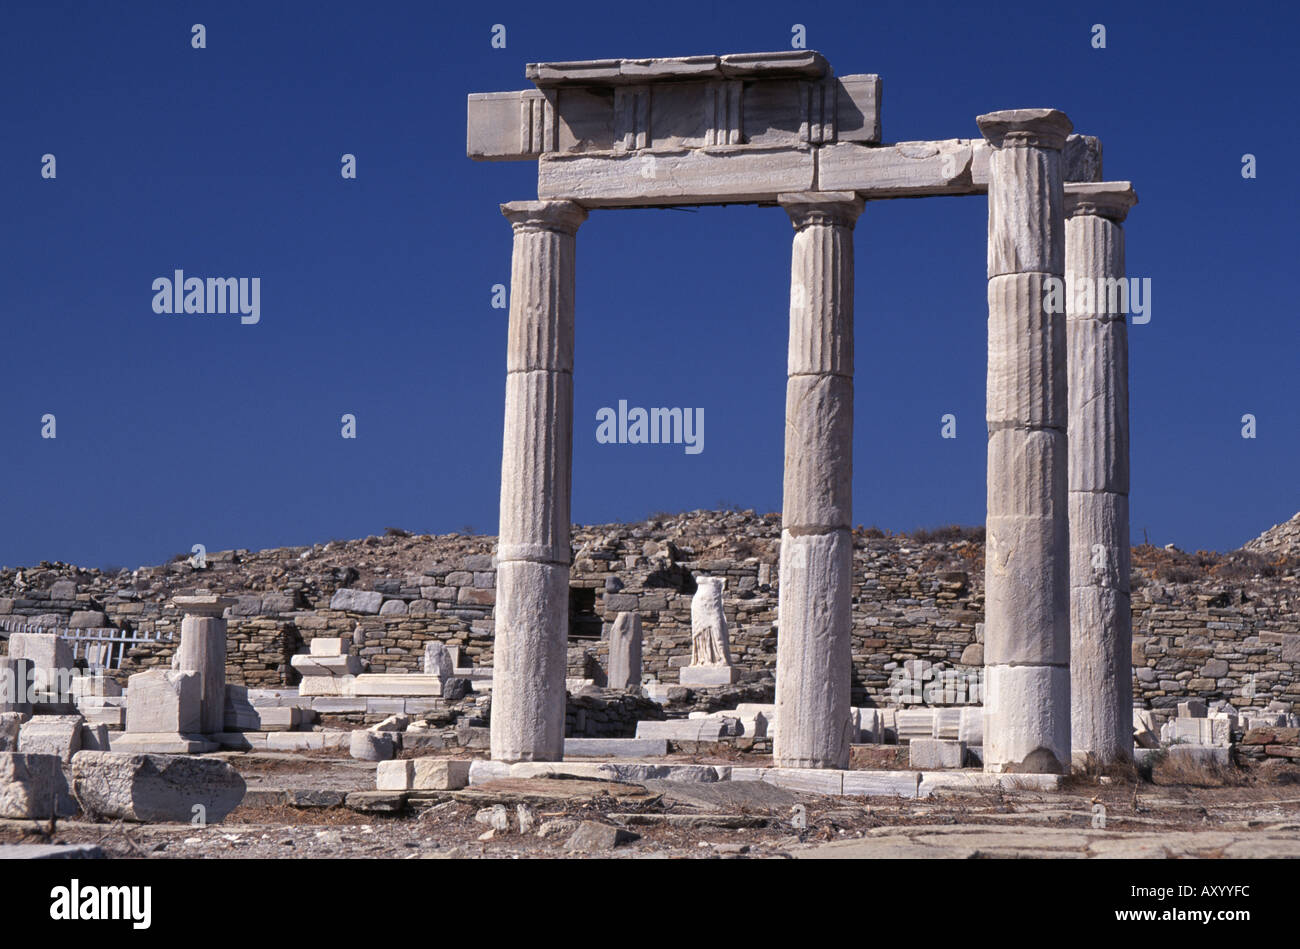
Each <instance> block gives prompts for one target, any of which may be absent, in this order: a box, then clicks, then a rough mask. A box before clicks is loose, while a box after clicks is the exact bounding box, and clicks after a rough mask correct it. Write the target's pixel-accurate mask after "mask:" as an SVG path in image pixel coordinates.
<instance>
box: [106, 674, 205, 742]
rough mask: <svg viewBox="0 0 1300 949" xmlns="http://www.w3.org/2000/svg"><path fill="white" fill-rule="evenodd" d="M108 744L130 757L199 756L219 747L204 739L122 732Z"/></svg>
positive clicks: (189, 736)
mask: <svg viewBox="0 0 1300 949" xmlns="http://www.w3.org/2000/svg"><path fill="white" fill-rule="evenodd" d="M187 675H193V673H187ZM110 743H111V744H112V747H113V750H114V751H115V752H123V753H125V754H132V755H201V754H206V753H208V752H209V751H216V750H218V749H219V748H220V747H221V745H220V744H219V743H218V742H215V741H211V740H209V739H208V738H206V737H202V736H198V735H177V734H174V733H171V732H157V733H153V732H122V733H121V734H120V735H118V734H114V735H112V736H110Z"/></svg>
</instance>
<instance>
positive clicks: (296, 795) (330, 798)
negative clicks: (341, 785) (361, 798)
mask: <svg viewBox="0 0 1300 949" xmlns="http://www.w3.org/2000/svg"><path fill="white" fill-rule="evenodd" d="M347 797H348V792H347V791H331V790H328V789H325V788H286V789H285V791H284V803H286V804H288V805H289V806H290V807H304V808H307V807H339V806H341V805H342V804H344V803H345V802H346V801H347Z"/></svg>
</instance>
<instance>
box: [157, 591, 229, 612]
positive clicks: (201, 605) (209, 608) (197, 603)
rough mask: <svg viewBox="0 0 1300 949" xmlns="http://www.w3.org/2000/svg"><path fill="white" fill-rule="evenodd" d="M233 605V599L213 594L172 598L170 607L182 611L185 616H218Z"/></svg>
mask: <svg viewBox="0 0 1300 949" xmlns="http://www.w3.org/2000/svg"><path fill="white" fill-rule="evenodd" d="M234 605H235V600H234V598H233V597H228V596H220V595H218V594H215V593H198V594H193V595H190V596H174V597H172V606H175V607H178V608H179V609H181V610H184V612H185V615H186V616H220V615H221V614H223V613H224V612H225V611H226V610H227V609H229V608H230V607H232V606H234Z"/></svg>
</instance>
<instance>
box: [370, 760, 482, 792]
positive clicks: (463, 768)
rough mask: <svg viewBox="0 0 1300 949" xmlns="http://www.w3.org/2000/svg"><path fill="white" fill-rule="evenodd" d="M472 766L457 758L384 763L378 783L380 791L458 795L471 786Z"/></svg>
mask: <svg viewBox="0 0 1300 949" xmlns="http://www.w3.org/2000/svg"><path fill="white" fill-rule="evenodd" d="M469 766H470V763H469V761H467V760H464V759H458V758H407V759H404V760H402V761H381V762H380V763H379V768H378V769H377V771H376V773H375V780H376V783H377V785H378V789H379V790H381V791H457V790H460V789H461V788H463V787H466V786H467V785H468V784H469Z"/></svg>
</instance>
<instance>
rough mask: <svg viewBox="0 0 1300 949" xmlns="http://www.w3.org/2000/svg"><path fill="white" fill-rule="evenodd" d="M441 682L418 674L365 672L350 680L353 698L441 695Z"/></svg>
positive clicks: (436, 678)
mask: <svg viewBox="0 0 1300 949" xmlns="http://www.w3.org/2000/svg"><path fill="white" fill-rule="evenodd" d="M442 686H443V680H442V679H440V678H438V677H437V676H427V675H418V674H408V675H401V674H396V675H388V674H384V673H377V672H367V673H363V674H362V675H359V676H357V677H356V678H354V679H353V680H352V691H351V694H352V695H354V696H358V697H360V696H406V695H431V696H439V695H442Z"/></svg>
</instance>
